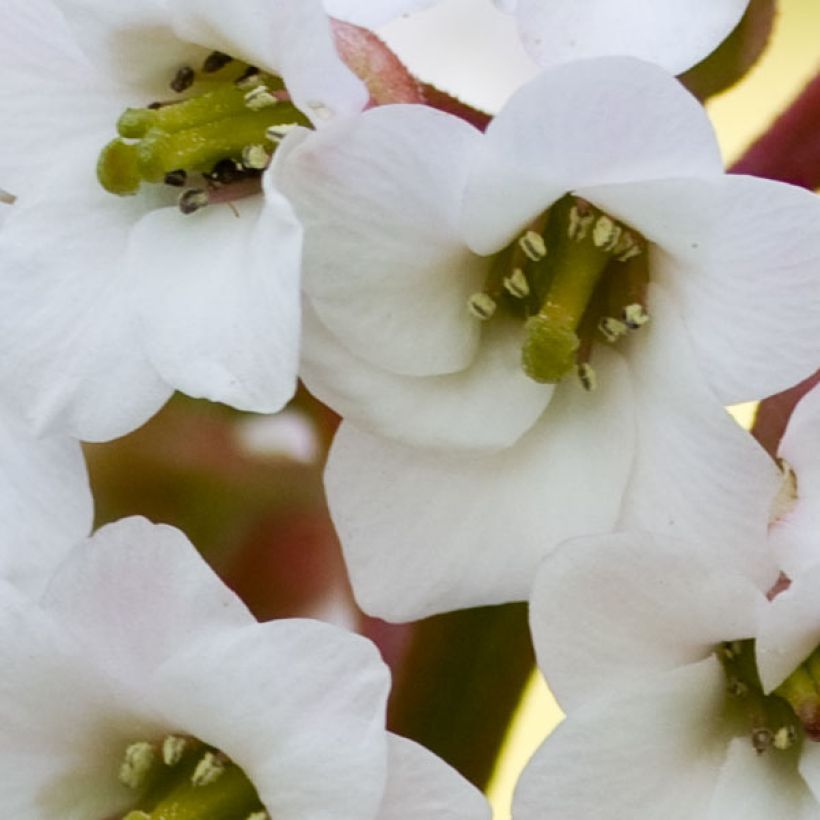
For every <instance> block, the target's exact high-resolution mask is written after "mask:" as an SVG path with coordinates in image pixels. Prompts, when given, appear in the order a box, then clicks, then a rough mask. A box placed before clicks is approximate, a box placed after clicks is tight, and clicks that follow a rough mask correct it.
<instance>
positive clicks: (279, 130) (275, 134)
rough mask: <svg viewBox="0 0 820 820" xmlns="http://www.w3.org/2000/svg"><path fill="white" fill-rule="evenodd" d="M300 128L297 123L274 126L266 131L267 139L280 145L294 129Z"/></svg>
mask: <svg viewBox="0 0 820 820" xmlns="http://www.w3.org/2000/svg"><path fill="white" fill-rule="evenodd" d="M296 127H298V126H297V123H295V122H283V123H281V124H280V125H272V126H271V127H270V128H268V129H267V130H266V131H265V139H266V140H268V142H272V143H274V144H276V145H278V144H279V143H280V142H282V140H283V139H284V138H285V137H286V136H287V135H288V134H289V133H290V132H291V131H293V129H294V128H296Z"/></svg>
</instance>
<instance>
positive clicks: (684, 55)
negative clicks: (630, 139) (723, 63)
mask: <svg viewBox="0 0 820 820" xmlns="http://www.w3.org/2000/svg"><path fill="white" fill-rule="evenodd" d="M748 2H749V0H706V2H699V3H697V4H696V6H695V7H694V8H692V7H690V6H689V5H687V4H682V3H678V2H676V0H617V2H613V0H550V2H544V0H518V3H517V12H516V13H517V14H518V24H519V28H520V31H521V39H522V40H523V41H524V45H525V46H526V47H527V50H528V51H529V52H530V54H532V56H533V58H534V59H536V60H537V61H538V62H539V63H541V64H542V65H548V64H550V63H555V62H562V61H565V60H572V59H578V58H581V57H597V56H604V55H607V54H630V55H632V56H635V57H641V58H643V59H644V60H649V61H650V62H653V63H658V64H659V65H662V66H663V67H664V68H667V69H669V71H673V72H675V73H679V72H681V71H685V70H686V69H687V68H689V67H690V66H692V65H694V64H695V63H696V62H698V61H699V60H700V59H702V58H703V57H705V56H706V55H707V54H709V53H710V52H711V51H713V50H714V49H715V48H717V46H718V45H719V44H720V42H721V41H722V40H723V39H724V38H725V37H726V36H727V35H728V34H729V32H730V31H731V30H732V29H733V28H734V26H735V25H736V24H737V22H738V21H739V20H740V18H741V16H742V15H743V12H744V11H745V10H746V6H747V5H748Z"/></svg>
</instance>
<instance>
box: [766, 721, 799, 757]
mask: <svg viewBox="0 0 820 820" xmlns="http://www.w3.org/2000/svg"><path fill="white" fill-rule="evenodd" d="M796 742H797V730H796V729H795V728H794V726H781V727H780V728H779V729H778V730H777V731H776V732H775V733H774V738H773V739H772V745H773V746H774V747H775V749H779V750H780V751H781V752H785V751H786V749H791V747H792V746H794V744H795V743H796Z"/></svg>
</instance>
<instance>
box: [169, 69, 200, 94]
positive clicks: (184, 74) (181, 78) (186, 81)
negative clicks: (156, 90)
mask: <svg viewBox="0 0 820 820" xmlns="http://www.w3.org/2000/svg"><path fill="white" fill-rule="evenodd" d="M195 78H196V74H194V70H193V69H192V68H191V66H189V65H184V66H182V68H180V69H179V71H177V73H176V74H175V75H174V79H173V80H171V90H172V91H176V92H177V94H181V93H182V92H183V91H187V90H188V89H189V88H190V87H191V86H192V85H193V84H194V79H195Z"/></svg>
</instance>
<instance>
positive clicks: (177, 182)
mask: <svg viewBox="0 0 820 820" xmlns="http://www.w3.org/2000/svg"><path fill="white" fill-rule="evenodd" d="M187 179H188V174H187V173H185V169H184V168H178V169H177V170H176V171H169V172H168V173H167V174H166V175H165V184H166V185H173V186H174V188H181V187H182V186H183V185H184V184H185V181H186V180H187Z"/></svg>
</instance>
